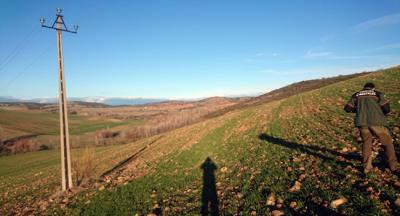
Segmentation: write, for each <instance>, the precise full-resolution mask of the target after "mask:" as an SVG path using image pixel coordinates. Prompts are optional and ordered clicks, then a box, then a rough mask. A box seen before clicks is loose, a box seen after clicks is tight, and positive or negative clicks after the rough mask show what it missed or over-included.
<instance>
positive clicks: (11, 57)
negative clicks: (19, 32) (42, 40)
mask: <svg viewBox="0 0 400 216" xmlns="http://www.w3.org/2000/svg"><path fill="white" fill-rule="evenodd" d="M35 32H37V28H35V27H33V28H32V30H31V31H30V32H29V33H28V34H27V35H26V36H25V37H24V38H23V39H22V40H21V41H20V42H19V43H18V44H17V46H15V48H14V49H13V50H12V51H11V52H10V53H9V54H8V55H7V56H6V57H5V58H4V59H3V61H1V62H0V72H1V71H2V70H3V69H4V68H5V67H6V66H7V65H8V64H10V63H11V62H12V61H13V60H14V58H15V57H16V56H18V54H19V53H20V52H21V50H23V49H24V48H25V47H26V46H27V45H28V43H29V42H30V41H31V40H32V39H33V38H34V37H33V34H34V33H35Z"/></svg>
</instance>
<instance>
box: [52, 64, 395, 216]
mask: <svg viewBox="0 0 400 216" xmlns="http://www.w3.org/2000/svg"><path fill="white" fill-rule="evenodd" d="M366 81H373V82H375V83H376V85H377V86H378V88H379V90H381V91H383V92H385V93H386V97H387V99H389V100H390V101H391V102H392V108H393V110H394V111H393V113H392V114H391V115H390V116H389V117H388V120H389V127H390V128H391V129H392V131H396V130H398V127H399V122H400V116H399V108H400V107H399V105H400V104H399V101H400V92H399V90H400V89H399V88H398V83H399V81H400V69H399V68H392V69H388V70H384V71H380V72H377V73H372V74H369V75H366V76H362V77H359V78H355V79H351V80H348V81H345V82H339V83H337V84H333V85H329V86H327V87H324V88H322V89H318V90H314V91H312V92H307V93H303V94H300V95H295V96H293V97H290V98H288V99H284V100H281V101H278V102H272V103H266V104H262V105H259V106H255V107H250V108H247V109H245V110H241V111H234V112H230V113H228V114H225V115H223V116H220V117H218V118H215V119H211V120H208V121H205V122H203V123H199V124H196V125H194V126H190V127H188V128H184V129H179V130H176V131H173V132H170V133H168V134H166V135H165V136H163V137H160V138H159V140H157V145H154V146H155V147H154V148H149V150H148V151H147V152H145V153H143V155H142V159H144V160H145V162H143V161H140V160H141V159H137V160H132V161H131V162H130V164H128V165H127V166H126V167H124V168H122V169H120V170H119V171H118V173H117V174H116V175H114V176H112V175H111V176H110V178H111V179H110V180H109V181H106V182H105V184H104V188H105V189H104V188H103V187H102V188H101V189H100V190H96V189H93V190H89V191H85V192H82V193H80V194H78V195H77V196H73V197H70V198H71V199H72V200H69V201H68V202H67V203H65V204H62V205H61V207H60V206H59V205H55V206H53V207H51V208H50V209H51V211H49V212H51V213H54V211H55V212H58V213H69V214H82V215H107V214H116V215H132V214H135V213H138V214H146V213H149V212H153V213H156V214H157V213H164V214H171V215H192V214H199V213H200V212H201V206H202V205H203V206H204V205H208V204H210V203H208V202H211V203H213V202H218V206H219V212H220V213H224V214H238V215H249V214H250V215H264V214H267V212H269V213H271V211H273V210H280V211H284V212H285V213H287V214H305V215H310V214H325V215H326V214H333V215H335V214H337V215H340V214H346V215H352V214H364V213H365V212H368V213H371V214H398V213H399V210H398V209H397V208H396V207H395V205H394V202H395V200H396V198H397V196H398V194H399V193H400V190H399V187H398V186H396V185H398V184H399V182H398V178H397V177H396V176H393V175H391V174H390V173H389V172H387V171H385V170H384V169H383V168H384V166H383V165H384V164H383V162H382V157H381V155H378V157H377V159H376V160H375V163H376V164H375V165H376V166H378V168H379V169H377V170H376V171H375V173H376V174H375V175H372V176H370V178H369V179H365V178H364V177H363V175H362V174H361V172H360V165H361V164H360V162H359V152H360V144H358V143H357V142H356V139H355V138H354V136H353V135H352V134H353V133H354V132H355V131H356V130H355V129H354V128H353V125H352V119H353V116H352V115H351V114H345V113H343V111H342V107H343V104H344V103H345V101H346V100H347V98H348V97H349V96H350V95H351V94H352V93H353V92H354V91H357V90H359V88H360V87H361V86H362V85H363V83H365V82H366ZM394 128H397V129H394ZM393 129H394V130H393ZM393 136H394V137H395V145H398V144H399V138H400V137H399V134H398V132H395V134H393ZM150 149H151V151H150ZM207 158H209V159H207ZM210 159H211V160H210ZM138 173H140V174H138ZM113 177H114V178H113ZM121 179H122V180H121ZM133 179H134V180H133ZM126 180H132V181H130V182H129V181H128V182H127V183H124V184H120V183H121V182H123V181H126ZM272 197H275V198H276V200H273V199H272ZM268 198H269V199H268ZM268 200H269V202H267V201H268ZM334 200H342V201H343V200H347V202H345V203H344V204H343V205H341V206H339V207H338V208H335V207H334V206H333V204H334V203H333V204H332V202H333V201H334ZM272 201H274V202H272ZM269 204H271V205H269Z"/></svg>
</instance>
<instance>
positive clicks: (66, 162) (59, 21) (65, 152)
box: [40, 8, 78, 191]
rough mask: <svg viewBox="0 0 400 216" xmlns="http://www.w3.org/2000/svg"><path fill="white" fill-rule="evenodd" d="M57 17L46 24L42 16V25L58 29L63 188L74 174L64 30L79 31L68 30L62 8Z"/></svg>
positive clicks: (70, 182) (66, 186) (69, 186)
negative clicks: (64, 54) (70, 140)
mask: <svg viewBox="0 0 400 216" xmlns="http://www.w3.org/2000/svg"><path fill="white" fill-rule="evenodd" d="M56 16H57V18H56V20H55V21H54V23H53V25H51V26H47V25H45V19H43V18H41V19H40V23H41V24H42V27H45V28H50V29H54V30H57V51H58V52H57V56H58V80H59V99H60V104H59V105H60V139H61V142H60V143H61V178H62V180H61V182H62V190H63V191H65V190H68V189H70V188H72V175H71V155H70V145H69V132H68V111H67V91H66V87H65V79H64V62H63V48H62V32H63V31H64V32H69V33H74V34H76V33H77V30H78V26H77V25H75V26H74V31H70V30H68V28H67V26H66V25H65V22H64V19H63V16H62V15H61V9H60V8H57V14H56Z"/></svg>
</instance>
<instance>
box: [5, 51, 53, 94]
mask: <svg viewBox="0 0 400 216" xmlns="http://www.w3.org/2000/svg"><path fill="white" fill-rule="evenodd" d="M48 48H49V46H48V47H46V48H45V49H44V50H43V51H42V52H41V53H40V54H39V55H37V56H36V58H34V59H33V60H32V61H31V62H30V63H29V64H28V65H27V66H26V67H24V69H22V70H21V71H20V72H19V73H17V74H16V75H15V76H14V77H13V78H11V80H10V81H8V82H7V84H5V85H4V87H3V88H2V91H4V92H5V91H7V89H8V87H9V86H10V85H11V84H12V83H13V82H15V81H16V80H17V79H18V78H20V76H22V75H23V74H25V73H26V72H28V69H30V68H31V67H32V66H33V65H34V64H35V63H36V62H37V61H38V60H39V59H41V58H42V57H43V56H44V55H45V54H46V53H48V51H49V49H48Z"/></svg>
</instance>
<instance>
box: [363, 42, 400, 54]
mask: <svg viewBox="0 0 400 216" xmlns="http://www.w3.org/2000/svg"><path fill="white" fill-rule="evenodd" d="M391 49H400V43H392V44H386V45H382V46H378V47H375V48H372V49H369V50H366V52H375V51H382V50H391Z"/></svg>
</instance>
